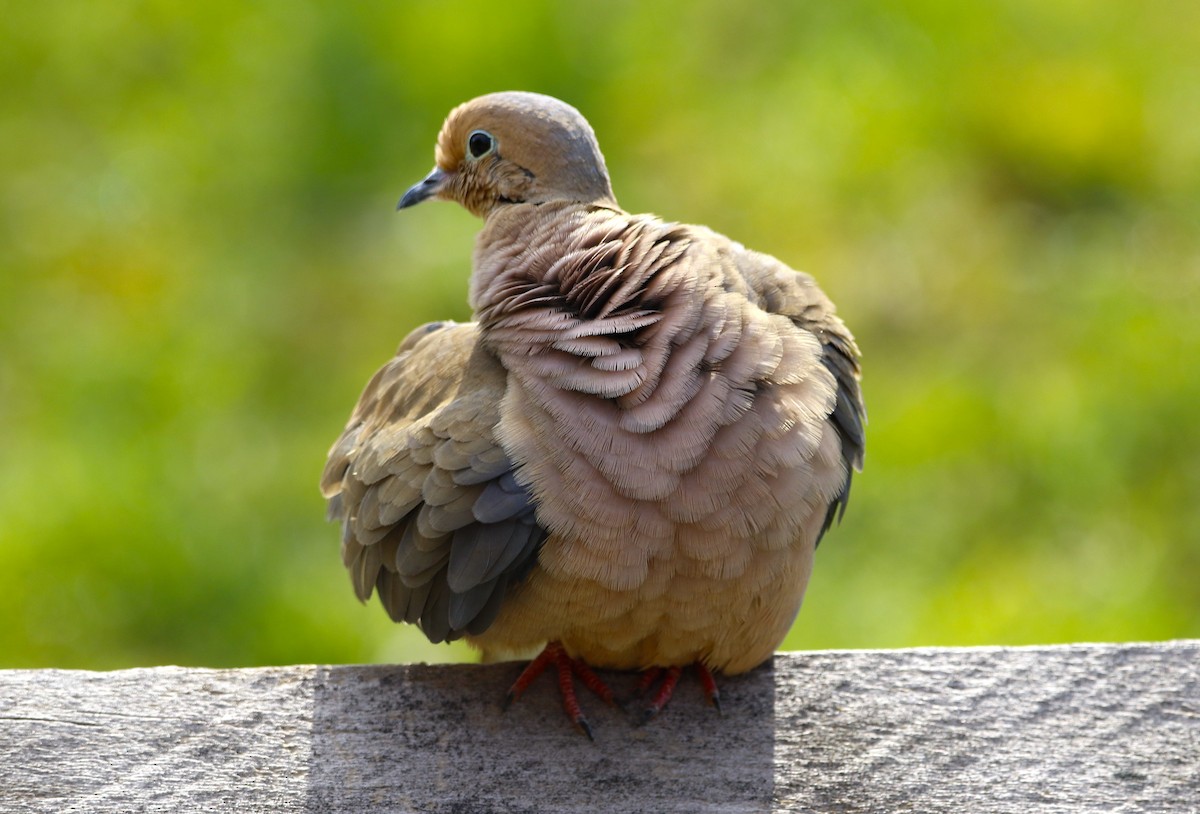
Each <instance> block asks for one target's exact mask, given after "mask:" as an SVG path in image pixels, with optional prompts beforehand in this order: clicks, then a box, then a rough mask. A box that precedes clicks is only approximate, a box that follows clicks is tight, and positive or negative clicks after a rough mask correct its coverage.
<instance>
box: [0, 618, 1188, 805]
mask: <svg viewBox="0 0 1200 814" xmlns="http://www.w3.org/2000/svg"><path fill="white" fill-rule="evenodd" d="M517 670H518V666H517V665H514V664H499V665H491V666H469V665H436V666H423V665H414V666H366V667H327V666H298V667H278V668H267V669H239V670H202V669H182V668H175V667H158V668H150V669H137V670H122V671H117V672H111V673H92V672H81V671H62V670H8V671H0V812H4V814H9V813H10V812H54V813H55V814H58V812H89V814H90V812H126V811H129V812H140V811H147V812H158V811H162V812H167V811H170V812H267V811H270V812H337V813H338V814H340V813H341V812H355V813H356V814H358V812H410V811H411V812H445V813H446V814H450V812H455V814H474V813H475V812H600V814H604V813H605V812H643V811H644V812H689V814H691V813H692V812H758V811H795V812H968V813H970V814H974V812H980V813H985V812H1021V813H1022V814H1026V813H1027V812H1156V813H1157V812H1193V813H1194V812H1200V641H1178V642H1164V643H1158V644H1126V645H1088V644H1085V645H1072V646H1063V647H1032V648H972V649H922V650H893V651H845V652H810V653H789V654H781V655H779V656H777V657H776V658H775V660H774V663H773V665H770V666H767V667H764V668H760V669H758V670H756V671H754V672H752V673H750V674H749V675H745V676H739V677H734V678H724V679H721V695H722V706H723V708H724V712H723V714H718V713H717V712H715V711H714V710H713V709H712V708H711V707H709V706H706V705H705V703H704V701H703V697H702V694H701V692H700V690H699V689H698V686H697V684H696V682H695V680H694V678H692V677H690V676H688V675H686V674H685V678H684V679H683V682H682V683H681V686H680V688H679V690H678V691H677V693H676V697H675V699H674V700H673V701H672V702H671V705H670V706H669V707H668V708H667V710H666V712H665V713H664V714H663V715H662V717H660V718H659V719H657V720H655V721H653V722H651V723H650V724H648V725H646V726H641V727H639V726H635V725H634V724H633V723H632V716H631V715H630V714H629V713H626V712H625V711H622V710H620V709H615V708H607V707H604V706H603V705H602V704H601V703H600V702H599V701H598V700H597V699H596V698H594V697H592V696H591V695H589V694H587V693H586V692H584V693H583V694H582V695H581V701H582V703H583V705H584V707H585V709H586V711H587V713H588V715H589V718H590V720H591V723H592V726H593V728H594V730H595V735H596V740H595V742H594V743H593V742H589V741H588V740H587V738H585V737H583V736H582V735H580V734H579V733H577V732H576V731H574V730H573V729H572V728H571V727H570V725H569V724H568V722H567V720H566V718H565V717H564V715H563V713H562V710H561V707H560V705H559V701H558V695H557V691H556V689H555V688H554V686H553V683H552V682H551V681H550V680H549V679H548V678H547V677H543V678H542V679H540V680H539V682H538V683H537V684H535V685H534V687H533V688H532V689H531V690H530V692H529V693H528V695H526V696H525V697H524V698H522V699H521V700H520V701H519V702H518V703H517V704H515V705H514V706H513V707H512V708H510V709H509V710H508V711H506V712H502V711H501V700H502V698H503V696H504V692H505V689H506V688H507V686H508V684H509V683H510V682H511V681H512V680H513V678H514V676H515V674H516V672H517ZM605 675H606V677H607V678H608V679H609V680H610V682H611V685H612V686H613V687H614V689H616V690H617V691H618V694H620V693H621V692H622V691H623V690H632V686H633V677H631V676H627V675H619V674H605Z"/></svg>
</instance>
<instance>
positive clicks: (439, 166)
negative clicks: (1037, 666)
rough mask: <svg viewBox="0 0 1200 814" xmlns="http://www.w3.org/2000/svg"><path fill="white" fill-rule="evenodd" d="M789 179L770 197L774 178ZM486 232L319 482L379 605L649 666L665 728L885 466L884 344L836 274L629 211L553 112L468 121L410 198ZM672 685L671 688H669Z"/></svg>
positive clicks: (524, 100)
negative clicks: (685, 689) (880, 396)
mask: <svg viewBox="0 0 1200 814" xmlns="http://www.w3.org/2000/svg"><path fill="white" fill-rule="evenodd" d="M763 179H764V183H766V182H767V181H768V176H767V174H766V173H764V174H763ZM435 199H437V200H445V201H453V202H457V203H458V204H460V205H461V206H463V207H464V208H466V209H467V210H468V211H469V212H471V213H472V214H474V215H476V216H478V217H479V218H481V219H482V220H483V226H482V229H481V231H480V232H479V234H478V236H477V238H476V242H475V247H474V253H473V259H472V270H471V273H470V277H469V283H468V289H469V303H470V306H471V308H472V312H473V314H472V320H471V321H470V322H454V321H440V322H433V323H429V324H427V325H423V326H421V327H418V328H416V329H415V330H413V331H412V332H411V333H410V334H409V335H408V336H407V337H406V338H404V340H403V341H402V342H401V344H400V345H399V348H398V349H397V351H396V354H395V356H394V357H393V358H392V359H391V360H390V361H388V362H387V363H386V364H385V365H384V366H383V367H382V368H381V369H380V370H379V371H378V372H377V373H376V374H375V375H374V376H373V377H372V378H371V380H370V381H369V383H368V384H367V385H366V388H365V390H364V391H363V393H362V395H361V397H360V399H359V401H358V403H357V405H356V406H355V408H354V410H353V412H352V414H351V416H350V419H349V421H348V423H347V424H346V426H345V429H344V431H343V432H342V433H341V435H340V437H338V439H337V441H336V442H335V443H334V445H333V447H332V449H331V450H330V452H329V456H328V460H327V463H326V466H325V469H324V472H323V475H322V478H321V490H322V494H323V495H324V497H325V498H326V499H327V501H328V510H329V511H328V513H329V517H330V518H331V519H332V520H335V521H340V523H341V556H342V561H343V563H344V565H345V567H346V568H347V569H348V571H349V573H350V577H351V581H352V583H353V587H354V590H355V592H356V594H357V596H358V598H359V599H360V600H361V601H364V602H366V601H368V600H369V599H370V597H371V595H372V593H375V594H377V595H378V597H379V599H380V601H381V602H382V604H383V607H384V608H385V609H386V611H387V613H388V614H389V615H390V617H391V618H392V619H393V620H395V621H396V622H405V623H409V624H415V625H418V626H419V627H420V629H421V631H422V632H423V633H424V634H425V636H426V637H428V638H429V640H430V641H432V642H435V643H436V642H443V641H452V640H456V639H460V638H461V639H465V640H466V641H467V642H468V643H469V644H471V645H472V646H474V647H475V648H477V649H478V650H480V651H481V652H482V654H483V658H484V659H485V660H493V661H494V660H501V659H506V658H512V657H518V656H523V657H526V658H528V657H529V656H531V655H533V654H537V655H536V658H534V659H533V660H532V661H531V662H529V665H528V667H526V668H525V669H524V670H523V671H522V673H521V674H520V675H519V676H518V677H517V679H516V681H515V682H514V683H513V686H512V689H511V690H510V691H509V693H508V696H507V700H508V701H512V700H514V699H515V698H516V697H518V696H520V695H521V694H522V693H523V692H524V691H525V690H526V689H527V688H528V687H529V686H530V685H531V684H532V683H533V681H534V680H535V679H536V678H537V676H538V675H539V674H541V673H542V672H543V671H545V670H547V669H552V672H555V673H557V676H558V685H559V688H560V693H561V695H562V703H563V707H564V710H565V711H566V714H567V716H568V718H569V719H570V721H571V722H572V723H573V724H574V725H575V727H576V728H577V729H579V730H581V731H582V732H583V733H584V734H586V735H587V736H588V737H589V738H593V731H592V727H591V725H590V723H589V721H588V719H587V717H586V716H585V714H584V712H583V707H582V704H581V703H580V702H579V699H578V697H577V694H576V690H575V682H576V680H578V681H580V682H582V684H583V685H584V686H585V687H587V688H588V689H590V690H591V691H593V692H595V693H596V694H597V695H598V696H599V697H600V698H601V699H602V700H603V701H604V702H606V703H610V704H611V703H614V695H613V693H612V692H611V690H609V688H608V687H607V684H606V683H605V682H604V681H602V680H601V679H600V678H599V677H598V676H597V675H596V673H595V672H594V668H597V669H599V668H602V669H608V670H615V671H641V675H642V677H641V679H640V680H639V682H638V690H639V693H640V694H641V695H642V696H643V697H644V694H645V693H647V692H650V693H652V695H651V697H650V698H649V700H648V701H647V702H646V703H645V706H644V708H643V709H641V710H640V711H639V712H638V717H639V719H640V720H643V721H644V720H649V719H650V718H653V717H655V716H656V715H657V714H658V713H659V712H660V711H661V709H662V708H663V707H664V706H665V704H666V703H667V701H669V700H670V698H671V696H672V694H673V692H674V689H675V686H676V684H677V682H678V681H679V678H680V675H681V673H682V672H683V671H684V670H685V669H688V668H694V670H695V672H696V675H697V676H698V679H699V681H700V684H701V686H702V689H703V690H704V693H705V695H706V696H707V697H708V699H709V701H710V702H711V703H712V704H714V705H716V706H717V707H718V709H719V708H720V707H719V699H720V693H719V690H718V688H717V684H716V680H715V678H714V674H718V675H727V676H728V675H736V674H739V673H744V672H746V671H749V670H751V669H753V668H754V667H756V666H758V665H760V664H762V663H764V662H765V661H767V660H768V659H770V658H771V656H772V655H773V653H774V651H775V649H776V648H777V647H778V646H779V644H780V643H781V642H782V640H783V638H784V636H785V634H786V633H787V632H788V630H789V628H790V627H791V625H792V623H793V622H794V620H795V619H796V617H797V614H798V612H799V609H800V605H801V601H802V599H803V597H804V593H805V590H806V587H807V585H808V582H809V577H810V575H811V572H812V566H813V555H814V552H815V550H816V547H817V545H818V543H819V542H820V541H821V539H822V537H823V535H824V534H825V533H826V532H827V531H828V530H829V529H830V527H831V526H832V525H833V524H834V522H835V521H840V519H841V516H842V514H843V513H844V512H845V508H846V504H847V502H848V500H849V493H850V485H851V480H852V478H853V475H854V474H855V472H860V471H861V469H862V463H863V452H864V425H865V422H866V411H865V408H864V405H863V397H862V391H861V385H860V382H861V367H860V352H859V349H858V346H857V345H856V343H855V340H854V337H853V335H852V334H851V333H850V331H849V330H848V329H847V327H846V325H845V324H844V323H843V321H842V320H841V319H840V318H839V317H838V315H837V313H836V311H835V308H834V306H833V303H832V302H831V301H830V299H829V298H828V297H827V296H826V295H825V294H824V293H823V292H822V290H821V289H820V288H819V287H818V285H817V283H816V282H815V281H814V279H813V278H812V277H811V276H809V275H807V274H805V273H802V272H798V271H795V270H793V269H792V268H790V267H788V266H787V265H785V264H784V263H783V262H782V261H780V260H777V259H776V258H774V257H771V256H769V255H767V254H762V253H759V252H755V251H752V250H750V249H747V248H746V247H744V246H743V245H742V244H740V243H737V242H735V241H734V240H732V239H730V238H727V237H725V236H723V235H721V234H719V233H717V232H715V231H713V230H711V229H708V228H706V227H703V226H698V225H688V224H683V223H676V222H672V221H668V220H663V219H661V218H659V217H656V216H654V215H648V214H631V213H629V212H627V211H625V210H624V209H622V208H621V206H620V205H619V204H618V203H617V200H616V197H615V195H614V193H613V190H612V186H611V183H610V179H609V174H608V169H607V166H606V164H605V161H604V157H603V155H602V153H601V151H600V147H599V144H598V142H597V139H596V136H595V133H594V131H593V129H592V127H591V126H590V125H589V124H588V122H587V120H586V119H585V118H584V117H583V115H582V114H581V113H580V112H579V111H578V110H576V109H575V108H574V107H572V106H571V105H569V104H567V103H566V102H563V101H561V100H559V99H556V98H554V97H551V96H546V95H542V94H537V93H530V92H525V91H506V92H499V93H490V94H487V95H483V96H480V97H477V98H474V99H472V100H470V101H467V102H465V103H464V104H461V105H459V106H457V107H455V108H454V109H452V110H451V112H450V113H449V115H448V116H447V118H446V120H445V123H444V124H443V126H442V128H441V131H440V133H439V134H438V137H437V142H436V150H435V166H434V168H433V170H432V171H431V172H429V174H428V175H427V176H425V177H424V179H423V180H421V181H420V182H418V183H417V184H415V185H414V186H412V187H411V188H410V189H409V190H408V191H407V192H406V193H404V195H403V197H402V198H401V199H400V202H399V204H398V206H397V209H409V208H410V207H413V206H416V205H417V204H420V203H422V202H424V201H428V200H435ZM656 685H657V686H656Z"/></svg>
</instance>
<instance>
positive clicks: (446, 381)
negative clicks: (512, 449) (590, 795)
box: [322, 323, 547, 642]
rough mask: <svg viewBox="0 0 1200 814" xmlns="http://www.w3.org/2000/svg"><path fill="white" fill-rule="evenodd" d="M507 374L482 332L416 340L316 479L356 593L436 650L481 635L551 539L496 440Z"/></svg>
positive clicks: (470, 327) (449, 328)
mask: <svg viewBox="0 0 1200 814" xmlns="http://www.w3.org/2000/svg"><path fill="white" fill-rule="evenodd" d="M505 386H506V374H505V372H504V370H503V368H502V367H500V365H499V363H498V362H497V361H496V360H495V358H494V357H492V356H491V355H490V353H488V352H487V351H486V350H485V349H483V348H482V347H481V346H480V345H479V343H478V330H477V327H476V326H475V325H474V324H466V325H457V324H455V323H438V324H435V325H432V326H423V327H422V328H418V329H417V330H416V331H414V332H413V333H412V334H411V335H410V336H409V337H408V338H407V339H405V340H404V342H403V343H402V344H401V346H400V352H399V353H398V354H397V356H396V357H395V358H394V359H392V360H391V362H389V363H388V364H387V365H385V366H384V368H383V369H381V370H380V371H379V372H378V373H377V374H376V375H375V377H374V378H373V379H372V380H371V382H370V383H369V384H368V385H367V389H366V391H365V392H364V393H363V396H362V398H361V399H360V400H359V404H358V406H357V407H356V408H355V411H354V413H353V414H352V416H351V419H350V423H349V424H348V425H347V427H346V430H345V432H344V433H343V434H342V437H341V438H339V439H338V441H337V443H336V444H334V447H333V449H332V451H331V452H330V456H329V461H328V463H327V465H326V469H325V475H324V477H323V478H322V490H323V492H324V494H325V496H326V498H327V499H328V501H329V513H330V516H331V517H333V518H338V519H341V520H342V521H343V543H342V556H343V561H344V562H345V564H346V567H347V569H348V570H349V571H350V575H351V580H352V582H353V584H354V589H355V593H356V594H357V595H358V596H359V598H360V599H362V600H364V601H365V600H366V599H369V598H370V596H371V593H372V592H373V591H375V592H378V594H379V598H380V601H381V602H382V604H383V606H384V608H385V609H386V610H387V612H388V614H389V616H391V618H392V619H394V620H396V621H403V622H409V623H415V624H418V625H420V627H421V630H422V631H423V632H424V633H425V635H426V636H427V637H428V638H429V639H430V641H434V642H439V641H447V640H453V639H457V638H459V637H461V636H462V635H464V634H467V633H470V634H474V635H477V634H479V633H482V632H483V631H485V630H486V629H487V628H488V626H489V625H491V623H492V622H493V621H494V620H495V618H496V615H497V613H499V610H500V607H501V606H502V604H503V601H504V596H505V594H506V592H507V591H508V590H509V588H511V587H512V586H513V585H514V584H516V583H517V582H519V581H520V580H521V579H523V578H524V577H525V575H526V574H527V573H528V572H529V569H530V568H532V567H533V564H534V563H535V562H536V560H537V554H538V550H539V549H540V547H541V544H542V543H543V542H544V541H545V539H546V536H547V535H546V531H545V530H544V529H543V528H541V527H540V526H538V524H537V521H536V517H535V507H534V504H533V500H532V497H531V495H530V494H529V492H528V490H526V489H525V488H524V487H523V486H521V485H520V484H519V483H517V480H516V478H515V476H514V473H513V469H514V465H513V463H512V461H511V460H510V459H509V457H508V455H507V454H506V453H505V452H504V450H503V448H501V447H500V446H499V444H498V443H497V442H496V440H495V437H494V431H495V426H496V423H497V421H498V420H499V405H500V402H501V400H502V398H503V395H504V388H505Z"/></svg>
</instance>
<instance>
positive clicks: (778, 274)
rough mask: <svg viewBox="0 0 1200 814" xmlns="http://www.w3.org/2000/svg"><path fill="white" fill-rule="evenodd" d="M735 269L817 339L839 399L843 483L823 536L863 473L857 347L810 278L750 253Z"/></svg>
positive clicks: (769, 307)
mask: <svg viewBox="0 0 1200 814" xmlns="http://www.w3.org/2000/svg"><path fill="white" fill-rule="evenodd" d="M737 265H738V270H739V271H740V272H741V274H742V276H743V278H744V279H745V280H746V283H747V284H748V285H749V287H750V289H751V291H752V296H753V297H754V298H756V299H757V300H758V303H759V305H760V307H762V308H763V309H764V310H766V311H769V312H770V313H773V314H780V315H781V316H786V317H788V318H789V319H790V320H791V321H792V322H793V323H794V324H795V325H796V326H797V327H799V328H801V329H803V330H806V331H808V332H810V333H812V334H813V335H814V336H816V338H817V339H818V340H819V341H820V343H821V350H822V353H821V362H822V364H824V366H825V367H826V369H828V370H829V372H830V373H832V374H833V378H834V380H835V382H836V384H837V400H836V403H835V405H834V409H833V413H832V414H831V415H830V417H829V419H830V421H831V422H832V423H833V426H834V428H835V429H836V430H837V434H838V438H839V439H840V440H841V445H842V459H843V461H844V462H845V464H846V480H845V483H844V485H843V487H842V489H841V492H840V493H839V494H838V495H837V497H836V498H835V499H834V501H833V502H832V503H831V504H830V506H829V510H828V512H827V513H826V515H825V522H824V525H823V526H822V528H821V534H822V535H824V533H825V532H826V531H828V530H829V527H830V526H831V525H833V521H834V520H835V519H841V515H842V514H843V513H844V512H845V511H846V504H847V502H848V501H849V499H850V481H851V478H852V477H853V474H854V472H855V471H862V463H863V450H864V444H865V437H864V432H863V427H864V425H865V424H866V420H867V414H866V408H865V407H864V406H863V398H862V389H861V386H860V384H859V380H860V376H861V370H860V367H859V360H860V353H859V350H858V345H857V344H855V342H854V337H853V335H851V333H850V331H849V330H848V329H847V328H846V325H845V324H844V323H843V322H842V320H841V319H840V318H839V317H838V316H837V314H836V313H835V309H834V306H833V303H832V302H831V301H830V300H829V298H828V297H827V296H825V294H824V292H822V291H821V289H820V288H818V287H817V284H816V281H814V280H813V278H812V277H810V276H808V275H807V274H804V273H802V272H798V271H795V270H793V269H791V268H789V267H788V266H786V265H784V264H783V263H782V262H780V261H779V260H776V259H775V258H774V257H771V256H770V255H766V254H760V253H758V252H753V251H749V250H742V252H739V253H738V256H737Z"/></svg>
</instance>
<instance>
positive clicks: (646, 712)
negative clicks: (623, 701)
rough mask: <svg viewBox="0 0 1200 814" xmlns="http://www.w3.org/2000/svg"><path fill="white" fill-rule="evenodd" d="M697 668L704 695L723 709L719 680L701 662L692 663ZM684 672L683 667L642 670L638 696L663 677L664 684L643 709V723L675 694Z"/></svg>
mask: <svg viewBox="0 0 1200 814" xmlns="http://www.w3.org/2000/svg"><path fill="white" fill-rule="evenodd" d="M692 667H693V668H695V670H696V677H697V678H699V679H700V687H701V688H702V689H703V690H704V697H705V698H706V699H708V702H709V703H710V704H712V705H713V706H714V707H716V708H717V712H720V711H721V691H720V690H718V689H717V682H716V680H715V679H714V678H713V675H712V673H711V672H709V669H708V668H707V667H705V666H704V665H703V664H701V663H700V662H696V663H694V664H693V665H692ZM682 672H683V668H682V667H678V666H676V667H668V668H665V669H664V668H662V667H651V668H649V669H648V670H645V671H643V672H642V677H641V679H640V680H639V681H638V685H637V692H638V696H639V697H640V696H643V695H645V694H646V692H647V691H648V690H649V689H650V687H651V686H652V685H653V684H654V682H655V681H657V680H658V679H659V677H660V676H661V677H662V684H660V685H659V686H658V691H657V692H655V693H654V697H653V698H651V699H650V704H649V705H648V706H647V707H646V708H645V709H643V710H642V713H641V723H643V724H644V723H648V722H649V721H651V720H653V719H654V718H655V717H656V716H657V715H658V714H659V713H660V712H662V711H663V707H665V706H666V705H667V702H668V701H670V700H671V696H672V695H674V694H675V687H676V685H678V684H679V676H680V674H681V673H682Z"/></svg>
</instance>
